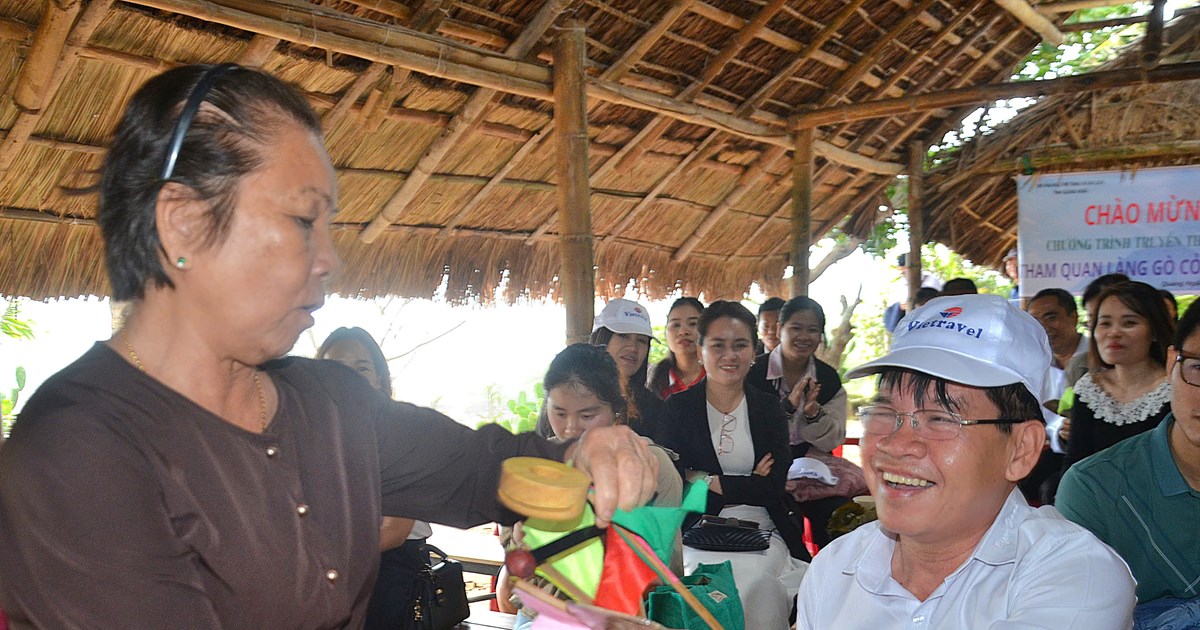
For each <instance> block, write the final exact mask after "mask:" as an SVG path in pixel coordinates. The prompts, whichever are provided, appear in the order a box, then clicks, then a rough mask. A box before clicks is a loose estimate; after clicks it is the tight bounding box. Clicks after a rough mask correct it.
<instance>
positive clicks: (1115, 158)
mask: <svg viewBox="0 0 1200 630" xmlns="http://www.w3.org/2000/svg"><path fill="white" fill-rule="evenodd" d="M1195 155H1200V140H1183V141H1179V142H1162V143H1152V144H1136V145H1123V146H1119V147H1097V148H1092V149H1084V150H1079V151H1061V150H1058V151H1047V152H1045V153H1042V154H1034V155H1029V154H1024V155H1022V156H1021V157H1015V158H1008V159H1005V160H1000V161H997V162H996V163H995V164H991V165H989V166H987V167H984V168H982V169H979V170H975V169H972V172H976V173H1020V172H1022V171H1024V170H1025V168H1026V165H1028V166H1029V167H1031V168H1034V169H1045V168H1056V167H1060V166H1070V165H1077V164H1088V163H1092V162H1126V161H1128V162H1134V161H1139V160H1146V159H1151V158H1174V157H1190V156H1195Z"/></svg>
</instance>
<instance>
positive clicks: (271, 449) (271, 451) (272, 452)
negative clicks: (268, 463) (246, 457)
mask: <svg viewBox="0 0 1200 630" xmlns="http://www.w3.org/2000/svg"><path fill="white" fill-rule="evenodd" d="M278 454H279V447H278V446H275V445H273V444H272V445H271V446H268V447H267V457H275V456H276V455H278Z"/></svg>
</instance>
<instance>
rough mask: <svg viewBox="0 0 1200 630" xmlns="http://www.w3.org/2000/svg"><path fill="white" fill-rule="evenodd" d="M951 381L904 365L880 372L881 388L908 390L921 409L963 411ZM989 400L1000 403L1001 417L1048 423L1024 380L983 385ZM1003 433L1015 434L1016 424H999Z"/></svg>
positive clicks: (998, 414)
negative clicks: (937, 407) (934, 406)
mask: <svg viewBox="0 0 1200 630" xmlns="http://www.w3.org/2000/svg"><path fill="white" fill-rule="evenodd" d="M949 383H950V381H947V380H945V379H940V378H937V377H934V376H930V375H929V374H926V373H924V372H917V371H915V370H908V369H903V368H887V369H885V370H883V371H882V372H880V373H879V385H878V387H877V389H878V390H879V391H883V390H885V389H890V390H893V391H898V392H905V393H908V394H911V395H912V398H913V403H914V404H916V406H917V409H925V408H927V405H926V403H927V402H930V403H936V404H938V405H940V406H941V407H942V408H943V409H946V410H948V411H953V412H954V413H960V412H961V411H962V410H961V409H960V407H959V404H958V402H957V401H956V400H955V399H954V397H952V396H951V395H950V392H949V390H948V389H947V387H946V386H947V385H948V384H949ZM930 387H932V388H933V398H934V400H927V399H926V395H927V394H928V393H929V389H930ZM979 389H982V390H983V393H984V394H985V395H986V396H987V398H988V400H989V401H991V403H992V404H993V405H995V406H996V412H997V417H998V418H1020V419H1022V420H1041V421H1043V422H1045V416H1043V415H1042V406H1041V405H1039V404H1038V401H1037V398H1034V396H1033V394H1032V393H1030V392H1029V390H1028V389H1026V388H1025V386H1024V385H1022V384H1021V383H1014V384H1012V385H1000V386H999V387H980V388H979ZM995 426H996V428H998V429H1000V431H1001V432H1002V433H1012V427H1013V423H1011V422H1005V423H1001V424H997V425H995Z"/></svg>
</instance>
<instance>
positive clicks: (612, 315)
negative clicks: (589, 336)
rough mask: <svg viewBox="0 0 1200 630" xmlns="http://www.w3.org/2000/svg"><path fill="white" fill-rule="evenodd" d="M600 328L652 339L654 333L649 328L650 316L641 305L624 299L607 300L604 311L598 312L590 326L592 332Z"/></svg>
mask: <svg viewBox="0 0 1200 630" xmlns="http://www.w3.org/2000/svg"><path fill="white" fill-rule="evenodd" d="M601 328H607V329H609V330H611V331H613V332H615V333H622V334H629V333H634V334H638V335H646V336H647V337H650V338H651V339H653V338H654V331H653V330H652V329H651V328H650V314H649V313H647V312H646V309H645V308H644V307H643V306H642V305H641V304H638V303H637V302H634V301H633V300H626V299H624V298H617V299H615V300H609V302H608V304H605V305H604V310H602V311H600V314H599V315H597V316H596V319H595V322H594V323H593V324H592V332H596V331H597V330H599V329H601Z"/></svg>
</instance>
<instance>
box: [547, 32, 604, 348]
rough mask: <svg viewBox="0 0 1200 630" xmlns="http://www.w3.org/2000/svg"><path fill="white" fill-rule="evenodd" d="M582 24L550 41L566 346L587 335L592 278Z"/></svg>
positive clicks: (593, 296) (593, 289) (593, 290)
mask: <svg viewBox="0 0 1200 630" xmlns="http://www.w3.org/2000/svg"><path fill="white" fill-rule="evenodd" d="M586 58H587V44H586V43H585V41H584V28H583V22H582V21H580V20H571V21H570V22H568V23H567V24H566V26H565V27H564V28H563V29H562V30H561V31H560V32H559V34H558V37H557V38H555V41H554V126H555V128H556V129H558V133H556V134H555V138H554V140H555V154H556V155H557V168H556V175H557V178H558V210H559V211H558V216H559V222H560V225H561V229H560V232H561V236H560V245H559V255H560V258H561V267H560V269H561V271H560V272H559V277H558V281H559V286H560V287H561V288H562V298H563V306H564V307H565V308H566V311H567V343H568V344H571V343H580V342H584V341H587V339H588V335H589V334H590V333H591V332H592V318H593V317H594V316H595V313H594V311H593V308H594V307H593V305H594V303H595V300H596V278H595V272H594V270H593V264H594V263H593V255H592V209H591V204H590V200H589V197H590V196H591V190H590V187H589V185H588V134H587V90H586V88H585V87H584V85H585V83H586V81H587V79H586V72H587V70H586V65H587V64H586V63H585V60H586Z"/></svg>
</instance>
